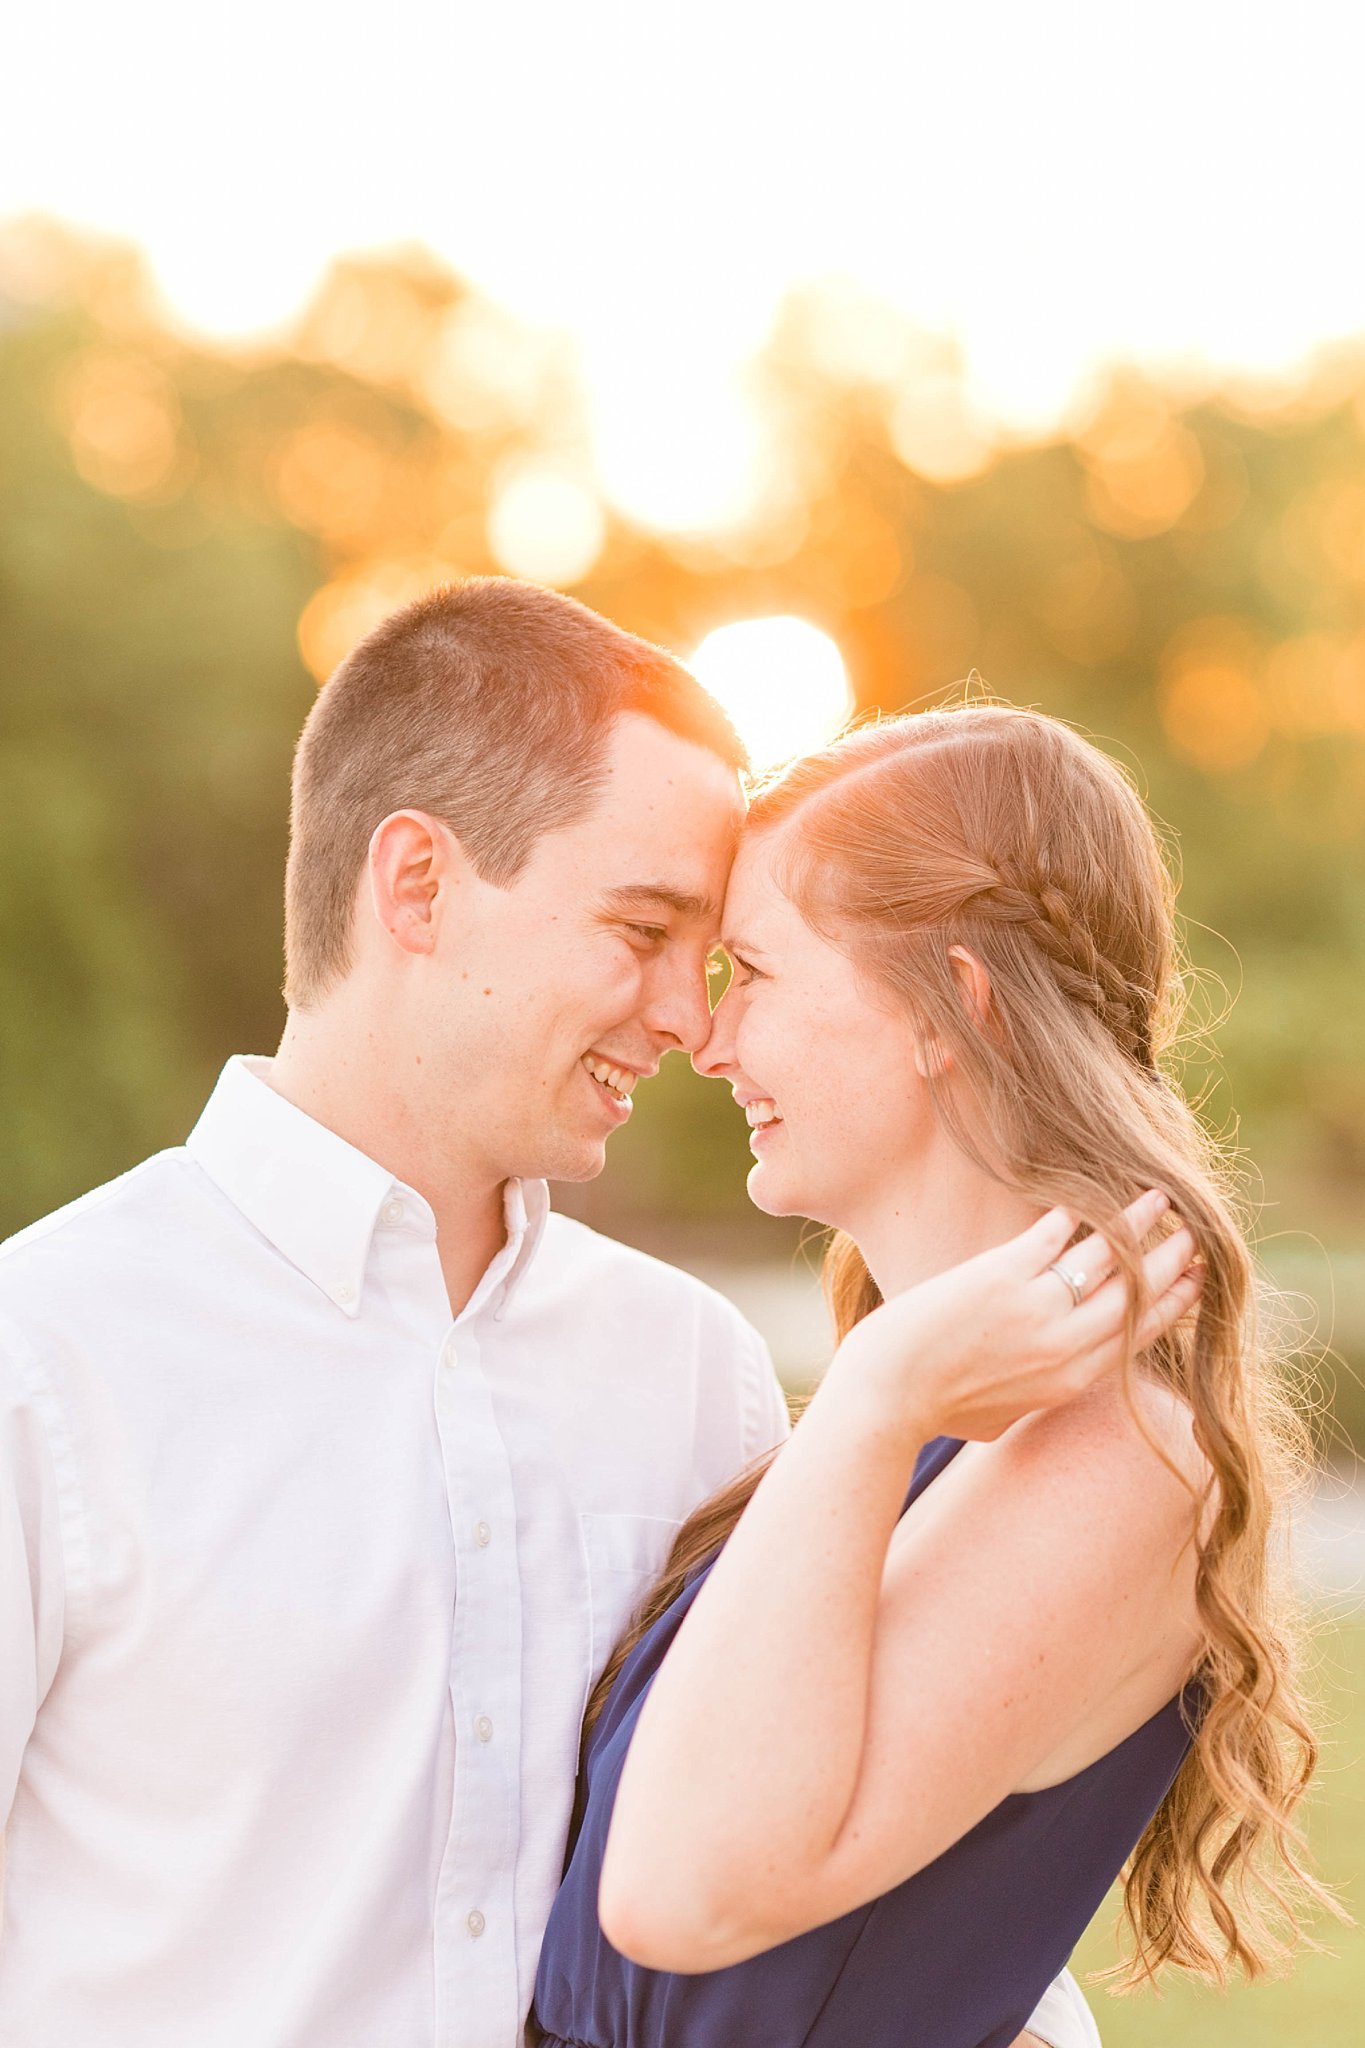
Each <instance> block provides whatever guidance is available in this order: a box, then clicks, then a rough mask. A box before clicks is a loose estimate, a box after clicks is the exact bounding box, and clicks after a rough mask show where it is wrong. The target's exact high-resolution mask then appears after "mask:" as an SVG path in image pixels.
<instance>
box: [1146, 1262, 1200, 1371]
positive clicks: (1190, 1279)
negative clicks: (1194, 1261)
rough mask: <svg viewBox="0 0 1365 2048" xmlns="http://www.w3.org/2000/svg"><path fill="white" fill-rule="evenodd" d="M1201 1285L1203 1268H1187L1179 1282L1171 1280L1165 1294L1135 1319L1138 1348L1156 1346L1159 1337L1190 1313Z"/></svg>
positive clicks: (1197, 1297)
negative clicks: (1136, 1320)
mask: <svg viewBox="0 0 1365 2048" xmlns="http://www.w3.org/2000/svg"><path fill="white" fill-rule="evenodd" d="M1203 1285H1204V1269H1203V1267H1202V1266H1187V1267H1186V1268H1185V1271H1184V1272H1183V1273H1182V1274H1181V1275H1180V1278H1179V1279H1178V1280H1174V1281H1172V1283H1171V1285H1170V1286H1169V1287H1168V1288H1167V1289H1166V1291H1165V1293H1164V1294H1162V1295H1160V1296H1159V1297H1158V1298H1157V1300H1155V1301H1154V1302H1152V1303H1151V1304H1150V1305H1149V1306H1148V1307H1147V1308H1146V1309H1145V1310H1144V1311H1143V1314H1142V1315H1141V1317H1140V1318H1139V1319H1138V1327H1137V1348H1138V1350H1139V1351H1145V1350H1146V1349H1147V1346H1148V1345H1149V1344H1155V1342H1156V1340H1157V1338H1158V1337H1164V1336H1165V1334H1166V1332H1167V1330H1169V1329H1170V1327H1171V1325H1172V1324H1173V1323H1178V1322H1179V1321H1180V1318H1181V1317H1182V1316H1186V1315H1188V1314H1189V1312H1190V1310H1191V1309H1192V1308H1193V1307H1194V1305H1195V1303H1196V1302H1197V1301H1198V1299H1199V1295H1200V1290H1201V1289H1202V1287H1203Z"/></svg>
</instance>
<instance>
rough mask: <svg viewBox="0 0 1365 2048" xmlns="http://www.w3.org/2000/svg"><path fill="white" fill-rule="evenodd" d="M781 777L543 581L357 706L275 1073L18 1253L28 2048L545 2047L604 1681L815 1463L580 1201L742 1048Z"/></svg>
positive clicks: (679, 1282)
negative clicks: (758, 819) (685, 1067)
mask: <svg viewBox="0 0 1365 2048" xmlns="http://www.w3.org/2000/svg"><path fill="white" fill-rule="evenodd" d="M741 763H742V755H741V751H740V748H739V746H738V743H737V741H736V739H735V736H734V734H733V732H732V730H731V729H730V727H729V725H728V723H727V722H726V720H725V719H724V717H723V715H722V714H721V713H720V712H719V710H718V709H717V707H716V706H715V705H714V704H713V703H712V702H711V700H710V699H709V698H708V697H706V695H705V694H704V693H703V692H702V691H701V690H700V689H699V687H698V686H697V685H696V683H695V682H694V681H693V679H692V678H691V677H690V676H688V675H687V674H686V672H685V671H684V670H682V669H681V668H679V667H678V665H677V664H676V663H675V662H673V661H672V660H671V659H670V658H669V657H668V656H667V655H665V654H663V653H661V652H660V651H659V650H657V649H655V648H651V647H648V646H646V645H645V644H644V643H642V642H640V641H638V640H635V639H633V638H631V637H630V636H628V635H626V634H624V633H621V632H619V631H618V630H617V629H616V628H614V627H612V626H610V625H609V624H607V622H606V621H604V620H601V619H598V618H596V617H594V616H593V615H592V614H591V613H589V612H587V611H585V610H584V609H583V608H582V607H580V606H578V605H575V604H573V603H572V602H570V601H569V600H567V599H564V598H561V597H557V596H555V595H554V594H552V593H550V592H547V591H542V590H538V589H535V588H533V587H531V586H527V585H520V584H515V583H510V582H500V581H475V582H471V583H468V584H466V585H463V586H461V587H458V588H456V589H452V590H447V591H443V592H439V593H437V594H436V595H434V596H433V597H431V598H428V599H426V600H423V601H422V602H421V603H419V604H417V605H415V606H412V607H410V608H409V609H408V610H407V611H405V612H402V613H400V614H398V615H397V616H396V617H394V618H392V619H390V620H388V621H387V622H386V623H385V624H384V625H383V626H381V627H380V628H379V629H378V630H377V632H375V633H374V634H372V635H371V636H370V638H369V639H368V640H367V641H365V642H364V643H363V644H362V645H361V646H360V647H359V648H358V649H357V650H356V651H355V652H354V653H353V654H352V655H351V656H350V658H349V659H348V660H347V661H346V662H344V663H343V664H342V667H341V668H340V669H339V670H338V672H337V674H336V675H335V676H334V677H333V678H332V680H331V681H330V682H329V683H328V684H327V686H326V688H325V689H324V690H323V691H322V693H321V694H320V696H319V698H318V701H317V704H316V706H315V708H314V710H313V712H312V714H311V716H310V717H309V720H308V722H307V725H306V726H305V729H304V733H303V737H302V739H301V741H300V745H299V751H298V756H297V761H296V768H295V780H294V795H293V810H292V819H291V849H290V858H289V869H288V876H287V883H286V899H287V904H286V967H287V979H286V991H285V992H286V998H287V1002H288V1022H287V1025H286V1029H285V1033H284V1038H283V1041H282V1043H281V1046H280V1049H279V1052H278V1054H277V1056H276V1058H275V1060H274V1061H273V1062H270V1061H264V1060H240V1059H238V1060H233V1061H230V1062H229V1064H228V1066H227V1068H226V1069H225V1070H224V1073H223V1075H222V1077H221V1079H220V1081H219V1083H218V1086H217V1088H216V1089H215V1091H214V1094H213V1096H212V1098H211V1100H210V1102H209V1104H208V1106H207V1108H206V1109H205V1111H204V1114H203V1116H202V1118H201V1119H200V1121H199V1123H198V1125H197V1126H196V1128H195V1130H194V1132H193V1133H192V1134H191V1136H190V1138H189V1140H188V1143H187V1144H186V1146H185V1147H183V1148H180V1149H177V1150H175V1151H171V1152H167V1153H163V1154H161V1155H159V1156H158V1157H156V1158H153V1159H150V1160H148V1161H146V1162H145V1163H144V1164H143V1165H142V1166H140V1167H138V1168H136V1169H135V1170H134V1171H133V1172H132V1173H130V1174H127V1175H125V1176H123V1177H122V1179H120V1180H118V1181H115V1182H113V1183H112V1184H111V1185H109V1186H108V1187H106V1188H102V1189H99V1190H96V1191H95V1192H94V1193H93V1194H91V1195H88V1196H86V1197H84V1198H83V1199H82V1200H80V1201H78V1202H76V1203H74V1204H72V1205H71V1206H70V1207H69V1208H67V1209H65V1210H63V1211H61V1212H59V1213H58V1214H57V1215H56V1216H53V1217H49V1218H47V1219H46V1220H45V1221H44V1222H42V1223H39V1224H36V1225H34V1226H33V1227H32V1228H31V1229H30V1230H28V1231H25V1232H22V1233H20V1235H19V1236H18V1237H17V1238H15V1239H13V1240H11V1242H10V1244H9V1246H8V1247H7V1248H6V1249H5V1251H4V1253H3V1255H0V1452H2V1455H0V1626H2V1627H3V1658H4V1663H3V1693H0V1814H6V1815H7V1816H8V1820H7V1825H6V1851H7V1859H8V1869H7V1889H6V1897H5V1901H4V1920H3V1931H2V1932H0V2040H3V2041H5V2042H6V2043H9V2042H13V2043H15V2044H16V2048H19V2044H22V2048H55V2044H57V2043H59V2042H60V2043H61V2044H62V2048H84V2044H91V2048H93V2044H96V2043H98V2044H99V2048H134V2044H136V2048H170V2044H174V2048H305V2044H307V2048H380V2044H383V2048H388V2044H390V2043H392V2044H395V2048H428V2044H431V2048H436V2044H440V2048H445V2044H455V2043H458V2044H459V2048H513V2044H514V2043H515V2042H517V2041H518V2040H519V2039H520V2036H521V2031H522V2026H523V2021H524V2017H525V2014H526V2011H527V2008H528V2006H529V2003H530V1998H531V1991H532V1986H533V1981H534V1973H535V1964H536V1954H537V1950H538V1947H539V1942H540V1937H541V1933H542V1930H543V1926H544V1921H545V1916H546V1914H547V1912H548V1909H549V1904H550V1900H551V1898H552V1896H553V1893H554V1889H555V1885H556V1883H557V1880H558V1876H559V1871H560V1866H561V1861H562V1855H563V1849H564V1842H565V1835H566V1829H567V1825H568V1816H569V1810H570V1802H571V1797H572V1789H573V1780H574V1772H575V1763H576V1754H577V1742H578V1727H579V1721H580V1717H581V1713H582V1708H583V1704H584V1701H585V1699H586V1697H587V1693H588V1691H589V1689H590V1686H591V1684H592V1681H593V1679H594V1678H595V1676H596V1674H597V1672H598V1671H599V1670H600V1669H601V1666H602V1664H603V1663H604V1661H605V1659H606V1656H607V1653H608V1651H609V1649H610V1647H611V1645H612V1642H613V1641H614V1639H615V1638H616V1636H617V1635H618V1634H619V1633H620V1631H621V1629H622V1627H623V1625H624V1623H625V1621H626V1619H627V1617H628V1615H629V1613H630V1611H631V1609H632V1607H633V1606H634V1604H635V1603H636V1601H637V1600H638V1598H639V1596H640V1594H641V1593H642V1591H643V1590H644V1588H645V1587H646V1585H647V1584H648V1583H649V1581H650V1579H651V1578H652V1577H653V1576H654V1574H655V1573H656V1572H657V1570H658V1568H659V1567H660V1565H661V1564H662V1562H663V1560H664V1557H665V1555H666V1553H667V1551H668V1548H669V1545H670V1542H671V1539H672V1535H673V1532H674V1531H675V1529H676V1527H677V1525H678V1524H679V1522H680V1521H681V1520H682V1519H683V1518H684V1516H685V1515H686V1514H687V1513H688V1512H689V1510H690V1509H691V1508H692V1507H693V1506H694V1505H695V1504H696V1502H697V1501H698V1500H700V1499H702V1498H703V1497H704V1496H705V1495H707V1494H708V1493H709V1492H711V1491H712V1490H714V1489H715V1488H716V1487H717V1486H719V1485H720V1484H722V1483H723V1482H724V1481H725V1480H727V1479H728V1478H730V1477H731V1476H732V1475H733V1473H734V1472H735V1471H736V1470H738V1469H739V1468H740V1467H741V1466H743V1465H744V1464H746V1463H747V1462H748V1461H749V1460H751V1459H752V1458H754V1457H756V1456H757V1455H759V1454H760V1453H761V1452H762V1451H764V1450H765V1449H767V1448H768V1447H769V1446H770V1445H771V1444H772V1443H774V1442H775V1441H777V1440H778V1439H779V1438H780V1436H781V1435H782V1433H783V1431H784V1429H785V1427H786V1418H785V1409H784V1406H783V1403H782V1400H781V1396H780V1392H779V1390H778V1387H777V1384H776V1381H775V1379H774V1377H773V1374H772V1371H771V1367H770V1365H769V1363H768V1360H767V1357H766V1354H765V1352H764V1350H763V1347H762V1344H761V1342H760V1341H759V1339H758V1338H757V1337H756V1335H755V1334H754V1333H753V1332H752V1331H751V1330H750V1329H749V1328H748V1326H747V1325H746V1324H744V1323H743V1321H742V1320H741V1319H740V1318H739V1317H738V1315H737V1314H736V1313H735V1311H734V1310H733V1309H732V1308H730V1306H729V1305H728V1304H727V1303H725V1302H724V1301H722V1300H721V1299H720V1298H719V1297H718V1296H717V1295H715V1294H714V1293H712V1292H711V1291H710V1290H708V1289H706V1288H704V1287H702V1286H701V1285H700V1284H699V1283H698V1282H696V1281H694V1280H692V1279H690V1278H688V1277H686V1276H684V1275H682V1274H680V1273H677V1272H674V1271H672V1270H671V1269H670V1268H668V1267H665V1266H663V1265H660V1264H658V1263H657V1262H655V1261H652V1260H649V1259H646V1258H644V1257H643V1256H641V1255H639V1254H637V1253H635V1252H632V1251H629V1250H627V1249H625V1248H624V1247H621V1246H619V1245H614V1244H612V1243H610V1242H609V1241H607V1240H605V1239H602V1238H600V1237H597V1236H596V1235H594V1234H593V1233H592V1232H590V1231H587V1230H585V1229H583V1228H582V1227H580V1226H578V1225H576V1224H574V1223H572V1222H569V1221H567V1220H566V1219H564V1218H562V1217H557V1216H553V1215H550V1214H548V1213H547V1207H548V1205H547V1200H546V1192H545V1187H544V1181H545V1179H546V1178H547V1177H548V1178H555V1179H565V1180H582V1179H586V1178H588V1177H590V1176H591V1175H593V1174H595V1173H597V1172H598V1171H600V1169H601V1166H602V1164H603V1157H604V1146H605V1143H606V1140H607V1138H608V1136H609V1135H610V1133H611V1132H612V1131H613V1130H614V1129H616V1128H617V1127H618V1126H619V1125H620V1124H622V1123H624V1122H625V1121H626V1119H627V1118H628V1116H629V1115H630V1098H631V1092H632V1090H633V1089H634V1087H635V1085H636V1084H637V1082H638V1081H639V1080H640V1079H642V1078H644V1077H646V1076H647V1075H649V1074H650V1073H651V1072H653V1070H654V1069H655V1068H656V1067H657V1065H658V1062H659V1060H660V1059H661V1057H662V1056H663V1054H664V1053H665V1052H667V1051H669V1050H672V1049H675V1048H682V1049H691V1048H694V1047H696V1046H697V1045H699V1044H700V1043H701V1042H702V1041H703V1039H704V1038H705V1036H706V1034H707V1028H708V1009H707V999H706V959H707V954H708V951H709V948H710V946H711V944H712V943H713V940H714V935H715V933H716V931H717V929H718V919H719V910H720V904H721V899H722V896H723V893H724V887H725V880H726V874H727V870H728V866H729V861H730V856H731V852H732V849H733V845H734V840H735V835H736V832H737V830H738V827H739V823H740V819H741V814H742V796H741V786H740V780H739V773H738V771H739V768H740V766H741Z"/></svg>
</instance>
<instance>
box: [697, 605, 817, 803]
mask: <svg viewBox="0 0 1365 2048" xmlns="http://www.w3.org/2000/svg"><path fill="white" fill-rule="evenodd" d="M687 665H688V667H689V668H690V669H691V671H692V673H693V675H695V676H696V678H697V681H698V682H699V683H702V684H703V685H704V686H705V687H706V689H708V690H709V691H710V692H711V695H712V696H713V697H715V698H718V699H719V701H720V702H721V703H722V704H723V705H724V706H725V709H726V710H727V711H728V712H729V714H730V716H731V718H732V719H733V720H734V722H735V725H736V726H737V728H738V730H739V736H740V738H741V739H742V740H743V741H744V744H745V746H746V747H747V748H748V749H749V756H750V759H751V760H752V762H753V765H754V768H755V769H756V770H761V769H764V768H772V767H775V766H776V764H777V763H778V762H779V761H785V760H787V759H789V758H790V756H791V755H793V754H804V753H806V752H807V751H808V750H809V749H810V748H812V747H819V746H823V745H824V744H825V742H826V741H827V740H829V739H832V738H833V736H834V734H835V733H836V732H837V731H838V729H839V727H840V726H841V725H842V724H843V722H844V720H845V719H846V718H847V717H848V715H849V713H850V712H851V711H852V709H853V697H852V692H851V691H850V689H849V686H848V674H847V671H846V670H845V668H844V658H843V656H842V655H841V654H840V652H839V650H838V648H837V647H836V646H835V644H834V642H833V641H832V640H831V639H830V637H829V635H828V633H822V632H821V631H820V629H819V627H818V626H812V625H810V624H809V623H808V622H807V621H806V620H805V619H794V618H777V619H741V620H739V621H738V622H737V623H736V624H735V625H733V626H720V627H718V628H717V629H716V631H715V632H714V633H708V634H707V636H706V638H705V639H704V640H703V641H702V643H701V646H700V647H699V648H698V649H697V651H696V653H695V654H694V655H693V656H692V659H691V660H690V661H689V662H688V664H687Z"/></svg>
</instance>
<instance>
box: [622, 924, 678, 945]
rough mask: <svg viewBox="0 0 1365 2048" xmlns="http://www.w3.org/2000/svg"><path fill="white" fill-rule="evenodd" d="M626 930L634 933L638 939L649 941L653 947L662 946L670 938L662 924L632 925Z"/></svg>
mask: <svg viewBox="0 0 1365 2048" xmlns="http://www.w3.org/2000/svg"><path fill="white" fill-rule="evenodd" d="M626 930H627V931H630V932H634V933H635V934H636V936H637V937H638V938H641V939H648V940H649V943H650V944H651V945H652V946H658V945H661V944H662V943H663V941H664V940H665V939H666V938H667V937H668V933H667V932H666V931H665V929H664V927H663V926H662V925H661V924H630V925H627V926H626Z"/></svg>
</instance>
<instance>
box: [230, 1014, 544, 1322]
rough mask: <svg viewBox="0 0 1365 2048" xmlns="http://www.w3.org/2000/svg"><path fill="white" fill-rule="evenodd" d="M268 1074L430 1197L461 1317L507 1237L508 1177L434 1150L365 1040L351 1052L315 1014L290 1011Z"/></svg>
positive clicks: (292, 1098)
mask: <svg viewBox="0 0 1365 2048" xmlns="http://www.w3.org/2000/svg"><path fill="white" fill-rule="evenodd" d="M265 1078H266V1080H267V1081H268V1082H269V1085H270V1086H271V1087H272V1088H273V1089H274V1090H275V1092H276V1094H277V1095H281V1096H283V1097H284V1099H285V1101H286V1102H290V1103H292V1104H293V1105H294V1107H295V1109H301V1110H302V1111H303V1113H304V1114H305V1116H310V1117H312V1118H313V1120H314V1122H315V1123H320V1124H322V1125H324V1126H325V1127H326V1129H328V1130H329V1131H334V1132H335V1133H336V1135H337V1137H339V1138H344V1139H345V1141H346V1143H347V1144H348V1145H354V1146H355V1148H356V1150H357V1151H358V1152H363V1153H364V1154H365V1156H366V1157H367V1158H368V1159H373V1160H374V1161H375V1163H376V1165H379V1166H382V1167H384V1168H385V1170H386V1171H387V1172H389V1173H391V1174H392V1175H393V1177H394V1179H395V1180H400V1181H402V1182H403V1184H404V1185H405V1186H406V1187H410V1188H413V1189H414V1190H415V1191H416V1192H417V1193H418V1194H419V1195H421V1196H422V1198H423V1200H424V1201H426V1202H428V1203H429V1204H430V1206H431V1210H432V1214H433V1215H434V1216H435V1218H436V1250H437V1254H438V1256H439V1258H440V1261H441V1273H442V1276H443V1278H444V1280H445V1285H446V1293H447V1295H448V1296H449V1298H450V1309H451V1314H452V1315H458V1314H459V1313H460V1311H461V1309H462V1308H463V1307H464V1306H465V1304H466V1302H467V1301H468V1300H469V1298H470V1296H471V1295H472V1294H473V1292H474V1290H475V1288H476V1287H477V1286H478V1284H479V1281H480V1280H481V1279H482V1277H483V1275H484V1273H485V1272H486V1271H487V1269H488V1266H489V1265H490V1263H491V1262H492V1260H493V1259H494V1258H496V1256H497V1254H498V1252H499V1251H500V1250H501V1248H502V1245H503V1243H504V1241H505V1239H506V1235H507V1226H506V1220H505V1216H504V1192H503V1191H504V1187H505V1182H503V1181H500V1180H497V1179H496V1178H493V1177H491V1176H490V1175H489V1174H488V1172H487V1170H486V1169H485V1170H483V1171H479V1170H478V1169H475V1168H474V1167H473V1166H472V1163H465V1162H461V1161H458V1160H456V1159H453V1158H451V1157H449V1156H448V1155H447V1153H446V1152H445V1150H444V1148H442V1150H441V1152H440V1154H439V1156H436V1155H435V1153H434V1150H433V1146H432V1143H431V1132H430V1129H429V1126H428V1124H427V1122H426V1120H425V1118H423V1116H422V1115H421V1114H420V1113H419V1112H418V1111H417V1110H416V1109H415V1107H414V1105H413V1104H412V1103H411V1102H408V1101H405V1100H404V1098H403V1096H402V1094H401V1092H400V1091H399V1090H398V1089H397V1088H396V1087H395V1086H394V1083H393V1079H392V1076H391V1074H389V1073H388V1072H386V1071H385V1070H384V1068H383V1066H382V1065H380V1066H378V1067H376V1066H375V1063H374V1062H373V1060H372V1058H371V1057H370V1054H369V1048H368V1044H367V1045H366V1046H365V1048H364V1049H363V1050H357V1047H356V1044H355V1043H354V1041H348V1036H347V1035H346V1034H339V1033H336V1032H334V1031H332V1030H330V1029H329V1028H328V1026H327V1025H326V1024H324V1023H322V1022H321V1021H320V1020H314V1019H307V1020H302V1019H299V1018H298V1017H296V1016H295V1015H293V1014H292V1013H291V1016H290V1019H289V1022H288V1024H287V1025H286V1027H285V1032H284V1037H283V1039H282V1040H281V1042H280V1048H279V1051H278V1052H277V1053H276V1055H275V1058H274V1059H273V1060H272V1061H271V1063H270V1066H269V1068H268V1070H267V1072H266V1077H265Z"/></svg>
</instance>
